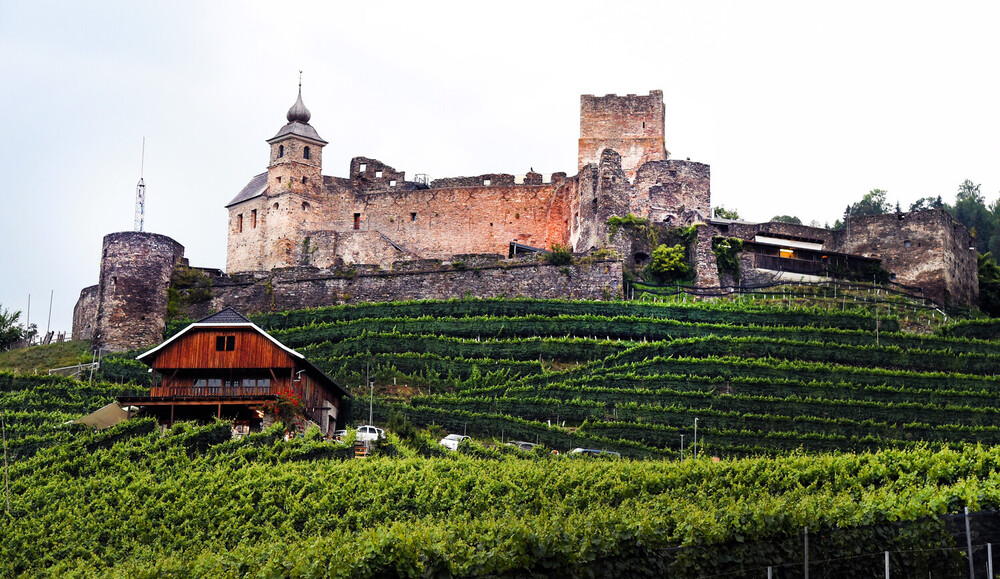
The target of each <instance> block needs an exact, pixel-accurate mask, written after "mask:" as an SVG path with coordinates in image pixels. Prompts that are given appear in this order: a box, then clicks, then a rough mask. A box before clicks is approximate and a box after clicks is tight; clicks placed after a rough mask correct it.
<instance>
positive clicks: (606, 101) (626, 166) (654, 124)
mask: <svg viewBox="0 0 1000 579" xmlns="http://www.w3.org/2000/svg"><path fill="white" fill-rule="evenodd" d="M664 123H665V116H664V112H663V91H660V90H654V91H650V93H649V95H648V96H636V95H634V94H630V95H627V96H618V95H613V94H609V95H605V96H603V97H595V96H593V95H588V94H585V95H583V96H581V97H580V149H579V168H580V169H583V167H584V166H586V165H588V164H595V165H596V164H599V163H600V161H601V154H602V153H603V152H604V150H605V149H611V150H613V151H616V152H617V153H618V154H619V155H621V166H622V170H624V171H625V174H626V175H627V176H628V178H629V180H632V179H635V174H636V171H638V169H639V167H641V166H642V165H643V164H645V163H647V162H649V161H663V160H665V159H666V158H667V156H669V154H670V153H669V152H668V151H667V149H666V146H665V145H664V137H663V133H664V128H663V127H664Z"/></svg>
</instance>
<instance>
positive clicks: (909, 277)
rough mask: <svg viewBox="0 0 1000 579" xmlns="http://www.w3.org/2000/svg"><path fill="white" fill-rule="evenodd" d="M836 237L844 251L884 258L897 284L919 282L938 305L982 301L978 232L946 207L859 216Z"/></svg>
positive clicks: (968, 303)
mask: <svg viewBox="0 0 1000 579" xmlns="http://www.w3.org/2000/svg"><path fill="white" fill-rule="evenodd" d="M834 235H835V241H838V242H839V245H838V251H843V252H845V253H854V254H858V255H863V256H866V257H875V258H878V259H880V260H882V267H883V268H885V269H886V270H888V271H890V272H892V273H894V274H896V279H895V281H896V282H897V283H901V284H904V285H910V286H919V287H921V288H923V292H924V295H926V296H927V297H929V298H931V299H932V300H934V301H935V302H937V303H940V304H945V305H950V306H955V305H965V306H968V305H974V304H976V303H978V301H979V277H978V265H977V254H976V251H975V249H972V248H973V247H974V246H975V244H974V243H973V240H972V236H971V235H970V234H969V232H968V231H967V230H966V229H965V227H964V226H963V225H962V224H961V223H959V222H958V221H956V220H955V219H954V218H953V217H952V216H951V215H949V214H948V213H947V212H946V211H944V210H942V209H930V210H925V211H914V212H911V213H902V214H899V215H897V214H886V215H867V216H863V217H854V218H851V219H850V224H849V227H845V228H844V229H843V230H838V231H837V232H835V234H834Z"/></svg>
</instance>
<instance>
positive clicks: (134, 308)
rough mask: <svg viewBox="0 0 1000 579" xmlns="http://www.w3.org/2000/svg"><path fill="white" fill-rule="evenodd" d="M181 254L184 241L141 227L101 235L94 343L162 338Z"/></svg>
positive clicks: (123, 345)
mask: <svg viewBox="0 0 1000 579" xmlns="http://www.w3.org/2000/svg"><path fill="white" fill-rule="evenodd" d="M183 258H184V246H182V245H181V244H179V243H177V242H176V241H174V240H173V239H170V238H169V237H167V236H165V235H159V234H156V233H145V232H141V231H124V232H121V233H110V234H108V235H105V236H104V248H103V251H102V253H101V277H100V283H99V284H98V286H97V288H98V289H97V292H98V297H97V300H96V304H95V305H96V306H97V313H96V320H97V321H96V324H95V327H94V334H93V340H94V344H95V346H99V347H101V348H103V349H104V350H106V351H118V350H128V349H131V348H135V347H136V345H142V344H154V343H156V342H158V341H160V340H161V339H163V327H164V325H165V324H166V321H167V287H168V286H169V285H170V276H171V274H172V273H173V271H174V267H175V266H176V265H177V264H178V263H180V261H181V260H182V259H183ZM84 291H86V290H84Z"/></svg>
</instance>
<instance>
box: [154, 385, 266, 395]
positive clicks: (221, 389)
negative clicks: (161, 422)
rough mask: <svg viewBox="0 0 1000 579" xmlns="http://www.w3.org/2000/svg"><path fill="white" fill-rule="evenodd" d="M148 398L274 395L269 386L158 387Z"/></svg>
mask: <svg viewBox="0 0 1000 579" xmlns="http://www.w3.org/2000/svg"><path fill="white" fill-rule="evenodd" d="M149 394H150V396H191V397H211V398H228V397H232V398H236V397H242V396H266V395H268V394H276V392H275V391H274V390H273V389H272V388H271V387H269V386H166V387H164V386H160V387H154V388H152V389H151V390H150V393H149Z"/></svg>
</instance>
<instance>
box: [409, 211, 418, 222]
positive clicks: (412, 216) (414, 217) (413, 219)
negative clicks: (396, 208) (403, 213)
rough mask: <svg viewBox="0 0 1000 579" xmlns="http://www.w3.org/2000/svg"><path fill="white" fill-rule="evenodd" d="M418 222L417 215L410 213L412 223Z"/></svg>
mask: <svg viewBox="0 0 1000 579" xmlns="http://www.w3.org/2000/svg"><path fill="white" fill-rule="evenodd" d="M416 220H417V214H416V213H410V221H416Z"/></svg>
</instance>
